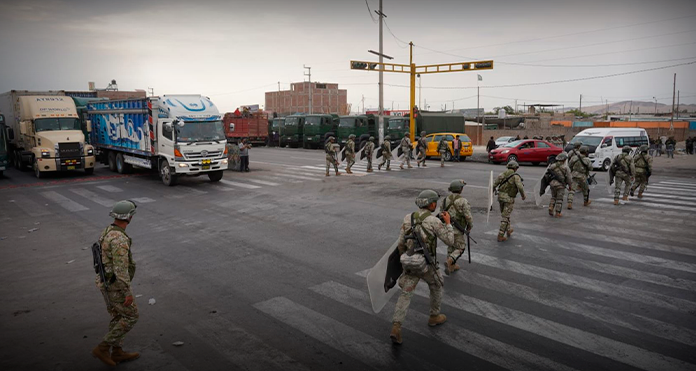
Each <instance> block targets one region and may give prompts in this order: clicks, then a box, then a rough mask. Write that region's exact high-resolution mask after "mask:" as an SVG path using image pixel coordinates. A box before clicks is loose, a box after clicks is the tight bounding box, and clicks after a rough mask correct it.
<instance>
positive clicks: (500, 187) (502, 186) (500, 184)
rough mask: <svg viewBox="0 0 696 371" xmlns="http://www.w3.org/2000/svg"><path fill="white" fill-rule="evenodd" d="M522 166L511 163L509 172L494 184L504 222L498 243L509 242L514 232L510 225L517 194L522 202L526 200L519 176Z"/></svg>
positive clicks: (503, 174)
mask: <svg viewBox="0 0 696 371" xmlns="http://www.w3.org/2000/svg"><path fill="white" fill-rule="evenodd" d="M519 167H520V165H518V164H517V162H516V161H510V162H508V164H507V170H505V171H504V172H503V173H502V174H500V175H498V178H497V179H496V180H495V182H494V183H493V189H497V191H498V203H499V204H500V214H501V216H502V218H503V220H502V221H501V222H500V230H499V231H498V242H503V241H507V237H505V234H506V233H507V236H508V237H510V235H511V234H512V232H513V229H512V225H511V224H510V215H512V208H513V205H514V204H515V197H517V192H519V193H520V195H521V196H522V200H523V201H524V200H525V199H526V196H525V195H524V185H523V184H522V177H521V176H520V174H517V169H518V168H519Z"/></svg>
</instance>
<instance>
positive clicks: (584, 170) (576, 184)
mask: <svg viewBox="0 0 696 371" xmlns="http://www.w3.org/2000/svg"><path fill="white" fill-rule="evenodd" d="M568 165H569V166H570V170H571V171H572V173H571V174H570V175H571V177H572V178H573V183H572V190H571V191H570V192H569V194H568V208H570V206H571V205H572V203H573V200H574V198H575V192H578V191H582V197H583V199H584V201H585V205H586V206H587V205H588V204H589V201H590V185H589V184H587V178H589V176H590V170H592V162H590V159H588V158H587V157H585V156H584V155H582V154H578V155H577V156H573V157H571V160H570V161H568Z"/></svg>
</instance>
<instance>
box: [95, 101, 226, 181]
mask: <svg viewBox="0 0 696 371" xmlns="http://www.w3.org/2000/svg"><path fill="white" fill-rule="evenodd" d="M87 115H88V117H89V122H90V126H91V127H92V128H93V130H92V132H91V134H90V139H91V143H92V145H93V146H94V147H95V150H96V153H97V155H98V157H99V159H100V160H101V161H102V162H103V163H105V164H108V165H109V168H110V169H111V170H112V171H117V172H119V173H121V174H124V173H129V172H131V171H132V169H133V166H137V167H141V168H147V169H153V170H157V171H158V173H159V176H160V178H161V179H162V182H163V183H164V184H166V185H168V186H171V185H174V184H176V182H177V180H178V178H179V177H180V176H184V175H193V176H196V175H201V174H207V175H208V177H209V178H210V180H211V181H212V182H217V181H219V180H220V179H222V176H223V174H224V171H225V170H226V169H227V149H226V146H225V144H226V143H227V140H226V139H225V132H224V130H223V126H222V117H221V115H220V112H219V111H218V109H217V107H216V106H215V105H214V104H213V102H211V101H210V99H208V98H207V97H203V96H200V95H163V96H161V97H148V98H140V99H127V100H116V101H100V102H92V103H89V104H88V105H87Z"/></svg>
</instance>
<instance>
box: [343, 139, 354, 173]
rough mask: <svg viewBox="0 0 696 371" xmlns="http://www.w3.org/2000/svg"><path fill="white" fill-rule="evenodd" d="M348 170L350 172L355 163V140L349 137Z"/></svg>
mask: <svg viewBox="0 0 696 371" xmlns="http://www.w3.org/2000/svg"><path fill="white" fill-rule="evenodd" d="M345 151H346V172H347V173H350V172H351V170H350V168H351V167H353V165H354V164H355V142H354V141H353V139H351V138H349V139H348V141H347V142H346V149H345Z"/></svg>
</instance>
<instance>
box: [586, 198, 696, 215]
mask: <svg viewBox="0 0 696 371" xmlns="http://www.w3.org/2000/svg"><path fill="white" fill-rule="evenodd" d="M595 201H599V202H614V200H613V199H611V198H598V199H596V200H595ZM636 205H638V203H636ZM640 205H641V206H647V207H654V208H658V209H672V210H684V211H690V212H694V213H696V209H694V208H693V207H688V206H678V205H665V204H657V203H652V202H648V201H641V202H640Z"/></svg>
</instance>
